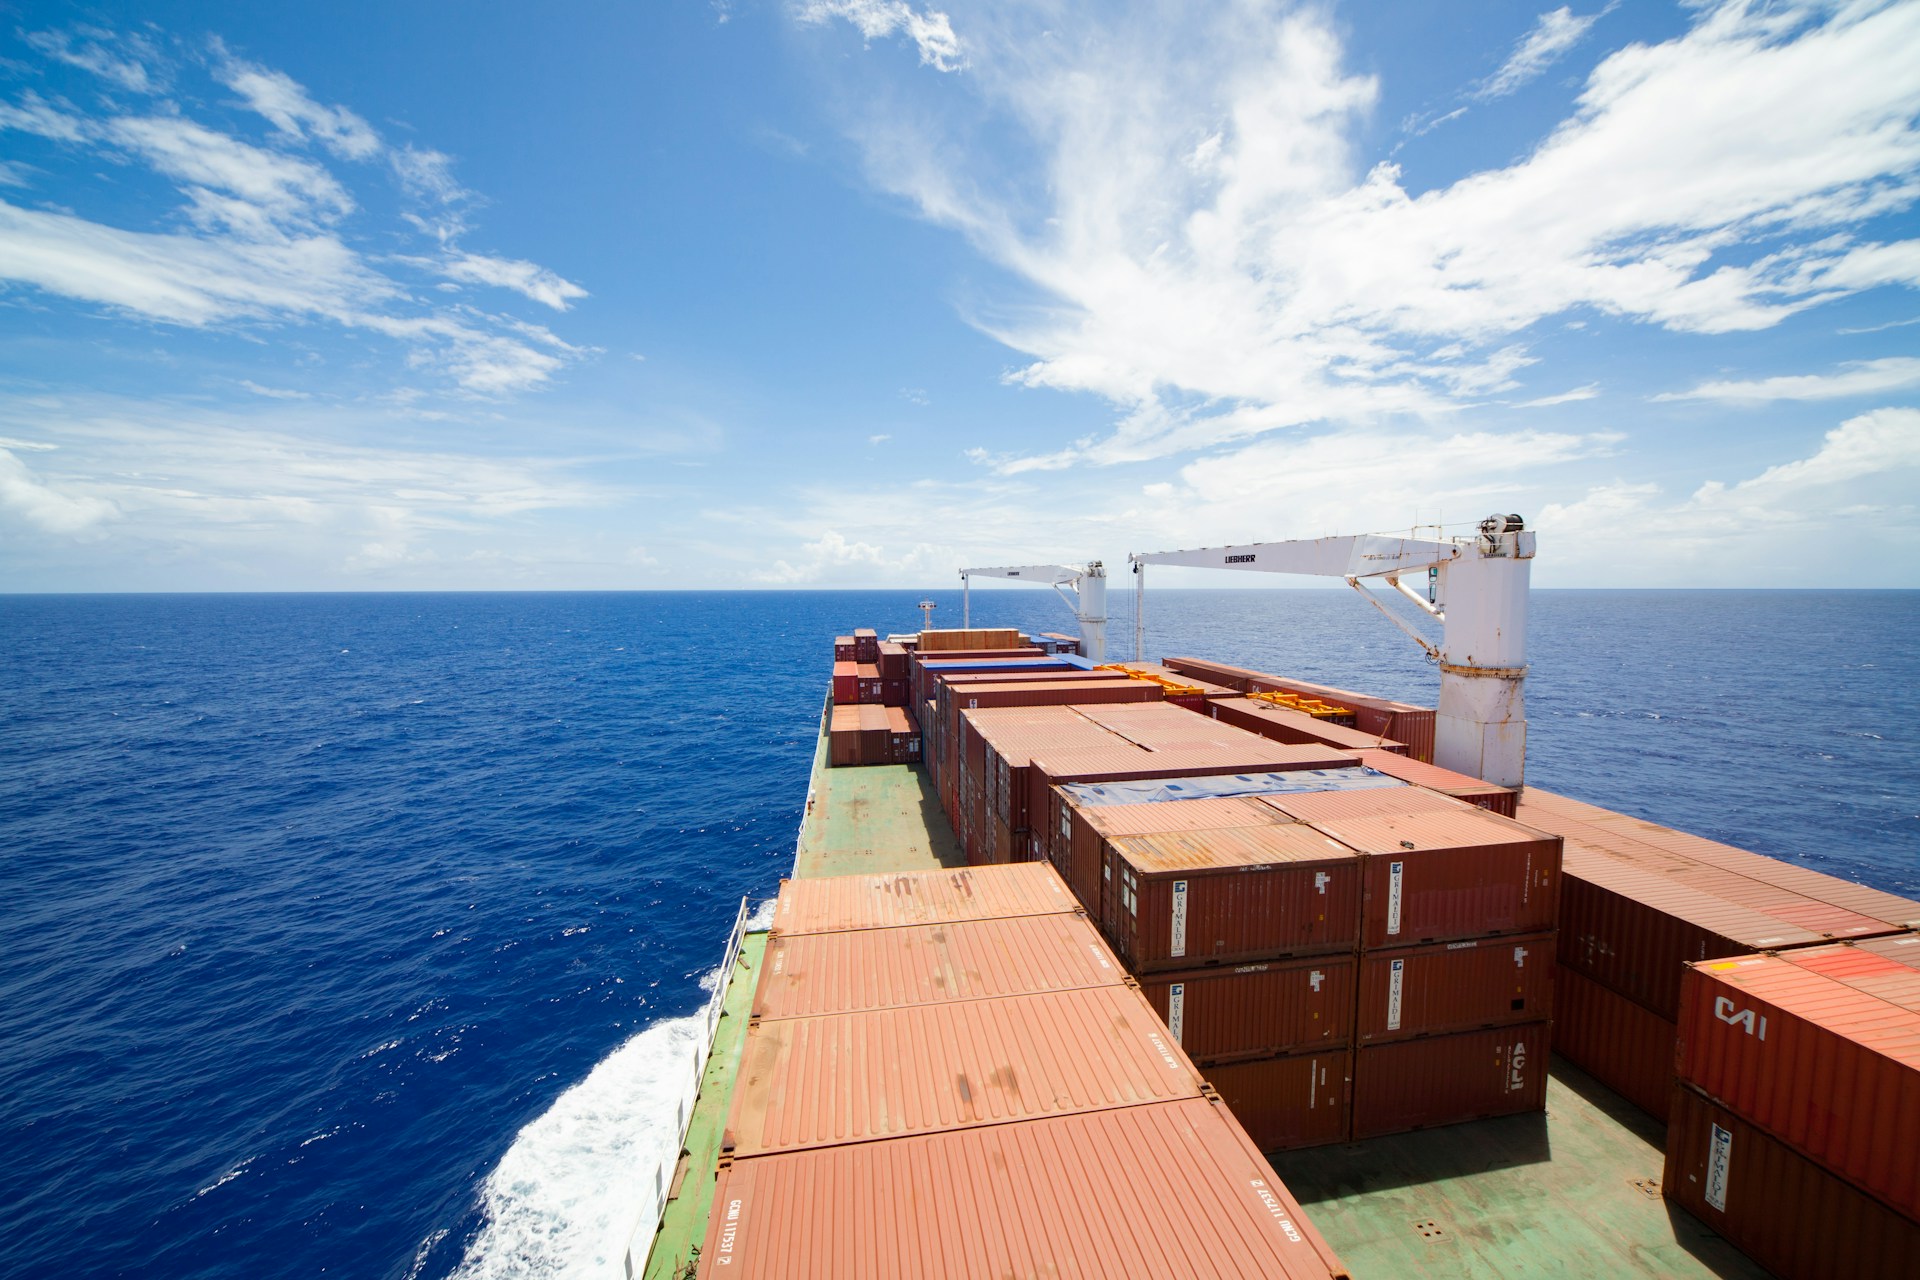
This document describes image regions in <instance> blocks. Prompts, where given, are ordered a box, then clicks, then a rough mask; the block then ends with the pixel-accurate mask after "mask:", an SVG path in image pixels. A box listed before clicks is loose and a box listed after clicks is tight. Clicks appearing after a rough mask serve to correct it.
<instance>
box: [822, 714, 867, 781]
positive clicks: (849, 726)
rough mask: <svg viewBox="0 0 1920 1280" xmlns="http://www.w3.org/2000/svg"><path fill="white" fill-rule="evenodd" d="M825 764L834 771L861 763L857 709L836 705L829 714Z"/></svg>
mask: <svg viewBox="0 0 1920 1280" xmlns="http://www.w3.org/2000/svg"><path fill="white" fill-rule="evenodd" d="M827 763H828V764H829V765H831V766H833V767H834V768H836V769H837V768H842V767H845V766H848V765H856V764H860V763H861V759H860V708H859V707H856V706H853V705H851V704H846V705H841V704H839V703H836V704H835V705H834V707H833V709H832V710H831V712H829V714H828V717H827Z"/></svg>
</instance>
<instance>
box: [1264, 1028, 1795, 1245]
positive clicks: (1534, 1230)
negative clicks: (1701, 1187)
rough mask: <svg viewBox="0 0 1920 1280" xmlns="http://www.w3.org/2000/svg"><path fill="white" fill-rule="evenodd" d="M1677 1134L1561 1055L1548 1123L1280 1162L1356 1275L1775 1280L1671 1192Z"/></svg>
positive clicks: (1278, 1167) (1526, 1120)
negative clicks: (1663, 1189) (1668, 1195)
mask: <svg viewBox="0 0 1920 1280" xmlns="http://www.w3.org/2000/svg"><path fill="white" fill-rule="evenodd" d="M1664 1136H1665V1132H1664V1130H1663V1129H1662V1128H1661V1126H1660V1125H1659V1123H1658V1122H1656V1121H1655V1120H1653V1119H1652V1118H1650V1117H1648V1116H1646V1115H1644V1114H1642V1113H1641V1112H1640V1111H1639V1110H1637V1109H1636V1108H1634V1107H1632V1106H1630V1105H1629V1104H1627V1103H1626V1102H1623V1101H1621V1100H1620V1099H1619V1098H1618V1097H1617V1096H1615V1095H1614V1094H1613V1093H1612V1092H1611V1091H1610V1090H1608V1089H1607V1088H1606V1087H1605V1086H1603V1085H1601V1084H1599V1083H1597V1082H1596V1081H1594V1080H1593V1079H1592V1078H1591V1077H1589V1076H1588V1075H1586V1074H1585V1073H1584V1072H1582V1071H1580V1070H1579V1069H1577V1068H1575V1067H1573V1066H1570V1065H1568V1064H1567V1063H1565V1062H1562V1061H1560V1060H1558V1059H1555V1060H1554V1064H1553V1071H1552V1074H1551V1076H1550V1077H1549V1080H1548V1084H1547V1113H1546V1115H1544V1116H1540V1115H1528V1116H1511V1117H1508V1118H1506V1119H1502V1120H1482V1121H1479V1122H1478V1123H1475V1124H1462V1125H1451V1126H1449V1127H1447V1128H1443V1129H1429V1130H1426V1131H1424V1132H1421V1133H1410V1134H1403V1135H1400V1136H1398V1137H1393V1138H1375V1139H1373V1140H1372V1141H1369V1142H1364V1143H1355V1144H1352V1145H1346V1146H1337V1147H1320V1148H1317V1149H1315V1150H1311V1151H1293V1152H1285V1153H1282V1154H1280V1155H1277V1156H1274V1157H1272V1163H1273V1167H1274V1171H1275V1172H1276V1173H1278V1174H1279V1175H1280V1180H1281V1181H1282V1182H1285V1183H1286V1184H1287V1187H1288V1188H1289V1189H1290V1190H1291V1191H1292V1192H1293V1194H1294V1195H1295V1197H1297V1198H1298V1199H1299V1201H1300V1203H1301V1205H1302V1206H1304V1207H1305V1209H1306V1211H1307V1216H1308V1217H1309V1218H1311V1219H1312V1220H1313V1225H1314V1226H1316V1227H1318V1228H1319V1229H1320V1233H1321V1234H1322V1235H1324V1236H1325V1237H1326V1238H1327V1242H1328V1243H1329V1244H1331V1245H1332V1246H1333V1247H1334V1250H1335V1251H1336V1252H1338V1253H1339V1255H1340V1260H1341V1261H1342V1262H1344V1263H1346V1265H1347V1268H1348V1269H1349V1270H1350V1271H1351V1272H1352V1273H1353V1277H1354V1280H1400V1278H1401V1277H1407V1276H1419V1277H1423V1278H1430V1280H1451V1278H1452V1277H1473V1278H1474V1280H1483V1278H1492V1277H1503V1278H1504V1277H1515V1278H1516V1280H1517V1278H1518V1277H1529V1278H1534V1277H1541V1276H1567V1277H1578V1278H1579V1280H1610V1278H1611V1277H1615V1276H1660V1277H1668V1276H1671V1277H1676V1278H1680V1280H1685V1278H1687V1277H1707V1276H1720V1277H1729V1278H1732V1277H1740V1278H1742V1280H1744V1278H1746V1277H1753V1278H1754V1280H1765V1277H1766V1275H1767V1273H1766V1272H1765V1271H1763V1270H1761V1269H1760V1268H1759V1267H1756V1266H1755V1265H1754V1264H1753V1263H1751V1262H1749V1261H1747V1259H1746V1257H1745V1256H1744V1255H1742V1254H1741V1253H1739V1252H1738V1251H1737V1250H1735V1249H1734V1248H1733V1246H1732V1245H1729V1244H1728V1243H1727V1242H1726V1241H1724V1240H1722V1239H1721V1238H1720V1237H1719V1236H1717V1235H1715V1234H1714V1233H1713V1232H1712V1231H1710V1230H1708V1229H1707V1228H1706V1227H1705V1226H1702V1225H1701V1224H1700V1223H1699V1222H1697V1221H1695V1220H1694V1219H1693V1218H1691V1217H1689V1216H1687V1214H1685V1213H1683V1212H1682V1211H1680V1210H1679V1209H1675V1208H1672V1207H1671V1206H1669V1205H1668V1204H1667V1203H1666V1201H1664V1200H1662V1199H1661V1198H1660V1190H1659V1182H1660V1166H1661V1163H1662V1157H1661V1143H1662V1141H1663V1139H1664Z"/></svg>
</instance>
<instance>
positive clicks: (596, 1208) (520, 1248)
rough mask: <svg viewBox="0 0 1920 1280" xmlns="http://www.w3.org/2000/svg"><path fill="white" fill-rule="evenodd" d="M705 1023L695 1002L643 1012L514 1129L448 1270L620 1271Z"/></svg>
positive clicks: (472, 1276) (673, 1143) (670, 1148)
mask: <svg viewBox="0 0 1920 1280" xmlns="http://www.w3.org/2000/svg"><path fill="white" fill-rule="evenodd" d="M717 976H718V975H717V973H716V974H715V975H713V977H715V978H717ZM709 981H711V979H709ZM701 985H703V986H705V985H707V983H706V982H703V983H702V984H701ZM705 1027H706V1019H705V1018H704V1017H703V1016H701V1015H698V1014H696V1015H694V1016H692V1017H685V1018H667V1019H664V1020H662V1021H660V1022H656V1023H654V1024H652V1025H651V1026H649V1027H647V1028H646V1029H645V1030H644V1031H641V1032H640V1033H639V1034H638V1035H636V1036H634V1037H633V1039H631V1040H629V1041H627V1042H626V1043H625V1044H623V1045H621V1046H620V1047H619V1048H618V1049H615V1050H614V1051H613V1052H612V1053H611V1054H609V1055H607V1057H606V1058H605V1059H603V1060H602V1061H601V1062H600V1063H599V1064H598V1065H597V1066H595V1067H594V1069H593V1070H592V1072H591V1073H589V1074H588V1076H587V1078H586V1079H584V1080H582V1081H581V1082H580V1083H579V1084H576V1085H574V1086H573V1087H572V1088H571V1089H568V1090H567V1091H566V1092H565V1093H563V1094H561V1095H560V1096H559V1097H558V1098H556V1099H554V1103H553V1105H552V1106H551V1107H549V1108H547V1110H546V1112H545V1114H543V1115H541V1116H540V1117H539V1118H538V1119H536V1120H534V1121H533V1122H532V1123H530V1124H528V1125H527V1127H526V1128H524V1129H522V1130H521V1131H520V1133H519V1136H517V1137H516V1138H515V1139H514V1140H513V1145H512V1146H511V1147H509V1148H508V1149H507V1153H506V1155H504V1156H502V1157H501V1158H500V1164H499V1166H498V1167H497V1168H495V1169H494V1171H493V1172H492V1173H491V1174H489V1175H488V1177H487V1180H486V1183H485V1184H484V1185H483V1186H482V1187H481V1189H480V1200H481V1210H482V1213H483V1214H484V1216H485V1219H486V1225H485V1226H484V1227H482V1228H481V1229H480V1233H479V1235H477V1236H475V1237H474V1240H473V1243H472V1244H471V1245H470V1246H468V1249H467V1255H466V1257H465V1258H464V1259H462V1260H461V1263H460V1266H459V1268H458V1269H456V1270H455V1271H454V1273H453V1274H454V1276H455V1277H456V1278H457V1280H536V1278H537V1280H617V1278H618V1277H620V1276H622V1275H623V1274H624V1272H623V1270H622V1267H623V1262H624V1259H625V1257H626V1250H627V1242H628V1240H629V1238H630V1237H631V1235H632V1232H633V1228H634V1223H635V1219H636V1218H637V1217H639V1215H640V1213H641V1211H642V1208H643V1206H644V1205H645V1204H646V1203H648V1201H649V1198H650V1193H649V1190H648V1189H649V1188H650V1187H652V1186H653V1185H654V1183H655V1180H656V1178H658V1177H659V1175H660V1171H661V1169H662V1167H663V1165H667V1164H668V1163H669V1162H672V1161H677V1160H678V1159H679V1155H680V1152H679V1141H680V1131H679V1124H680V1120H679V1117H680V1114H681V1109H682V1106H683V1104H686V1103H687V1102H688V1101H689V1100H690V1099H691V1098H692V1096H693V1093H694V1091H695V1090H696V1089H697V1087H698V1081H697V1080H696V1079H695V1077H694V1074H693V1066H694V1058H695V1053H696V1046H697V1045H698V1044H699V1041H700V1038H701V1036H702V1035H704V1033H705ZM669 1172H671V1170H670V1168H669Z"/></svg>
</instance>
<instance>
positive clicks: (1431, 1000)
mask: <svg viewBox="0 0 1920 1280" xmlns="http://www.w3.org/2000/svg"><path fill="white" fill-rule="evenodd" d="M1551 1017H1553V934H1552V933H1551V932H1546V933H1528V934H1521V935H1519V936H1508V937H1502V938H1480V939H1475V940H1472V941H1467V942H1434V943H1428V944H1427V945H1425V946H1420V947H1399V948H1395V949H1392V950H1387V951H1366V952H1362V953H1361V956H1360V982H1359V1001H1358V1013H1357V1015H1356V1017H1355V1022H1354V1039H1355V1042H1356V1043H1360V1044H1368V1043H1381V1042H1384V1041H1387V1040H1406V1039H1410V1038H1412V1037H1414V1036H1422V1035H1435V1034H1440V1033H1445V1032H1453V1031H1471V1030H1475V1029H1477V1028H1480V1027H1498V1026H1506V1025H1507V1024H1509V1023H1515V1022H1536V1021H1539V1020H1540V1019H1542V1018H1551Z"/></svg>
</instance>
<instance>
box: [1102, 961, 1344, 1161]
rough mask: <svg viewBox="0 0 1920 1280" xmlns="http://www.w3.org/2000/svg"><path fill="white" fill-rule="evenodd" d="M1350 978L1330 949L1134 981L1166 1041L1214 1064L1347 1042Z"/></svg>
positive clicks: (1327, 1047)
mask: <svg viewBox="0 0 1920 1280" xmlns="http://www.w3.org/2000/svg"><path fill="white" fill-rule="evenodd" d="M1353 978H1354V958H1353V956H1352V954H1351V953H1336V954H1333V955H1324V956H1309V957H1307V958H1306V959H1295V960H1263V961H1258V962H1255V963H1252V964H1235V965H1217V966H1215V967H1213V968H1207V969H1183V970H1181V971H1179V972H1177V973H1143V974H1141V975H1140V979H1139V980H1140V992H1141V994H1142V995H1144V996H1146V998H1147V1003H1148V1004H1150V1005H1152V1006H1153V1011H1154V1012H1155V1013H1157V1014H1159V1015H1160V1020H1161V1021H1162V1022H1164V1023H1166V1024H1167V1030H1169V1031H1171V1032H1172V1033H1173V1039H1174V1042H1175V1043H1176V1044H1178V1045H1179V1046H1180V1047H1181V1048H1183V1049H1185V1050H1186V1051H1187V1056H1188V1057H1189V1058H1192V1059H1193V1060H1194V1061H1195V1062H1199V1063H1215V1062H1223V1061H1228V1060H1231V1059H1235V1058H1270V1057H1273V1056H1274V1055H1275V1054H1282V1053H1299V1052H1302V1051H1304V1050H1311V1049H1330V1048H1345V1047H1347V1046H1348V1045H1350V1044H1351V1043H1352V1041H1353ZM1242 1119H1245V1117H1244V1116H1243V1117H1242ZM1248 1127H1249V1128H1252V1126H1251V1125H1249V1126H1248ZM1263 1149H1269V1148H1263Z"/></svg>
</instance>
